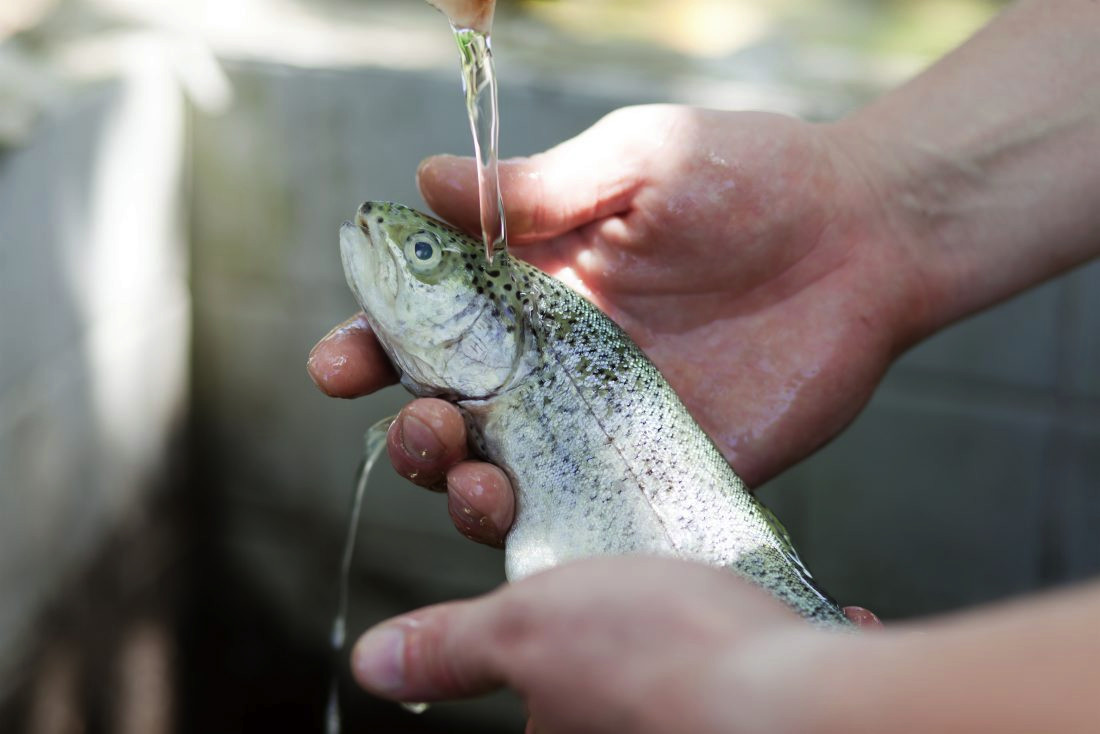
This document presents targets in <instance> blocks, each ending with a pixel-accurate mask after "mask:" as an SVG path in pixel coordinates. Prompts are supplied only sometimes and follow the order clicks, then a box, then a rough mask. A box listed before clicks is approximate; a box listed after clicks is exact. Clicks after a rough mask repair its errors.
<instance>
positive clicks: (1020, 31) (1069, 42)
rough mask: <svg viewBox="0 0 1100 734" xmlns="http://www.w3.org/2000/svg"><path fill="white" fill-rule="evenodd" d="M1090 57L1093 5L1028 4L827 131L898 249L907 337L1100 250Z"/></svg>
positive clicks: (1094, 45) (1096, 108) (1099, 146)
mask: <svg viewBox="0 0 1100 734" xmlns="http://www.w3.org/2000/svg"><path fill="white" fill-rule="evenodd" d="M1098 50H1100V3H1097V2H1094V1H1091V0H1058V1H1057V2H1055V1H1053V0H1027V1H1025V2H1021V3H1019V4H1018V5H1016V6H1013V7H1011V8H1010V9H1008V10H1007V11H1005V12H1004V13H1003V14H1002V15H1001V16H1000V17H998V18H997V19H996V20H994V21H993V22H992V23H991V24H990V25H989V26H988V27H986V28H985V29H984V30H983V31H981V32H980V33H978V34H977V35H976V36H974V37H973V38H972V39H971V40H970V41H968V42H967V43H966V44H964V45H963V46H962V47H960V48H959V49H957V50H956V51H955V52H953V53H952V54H950V55H948V56H947V57H946V58H944V59H943V60H941V61H940V62H938V63H937V64H935V65H934V66H932V67H931V68H930V69H928V70H927V71H926V72H925V73H923V74H922V75H920V76H919V77H917V78H916V79H914V80H912V81H911V82H909V83H908V84H906V85H904V86H903V87H901V88H899V89H897V90H895V91H894V92H892V93H890V94H887V95H885V96H884V97H882V98H881V99H879V100H878V101H876V102H875V103H873V104H871V105H870V106H868V107H867V108H865V109H863V110H861V111H860V112H858V113H856V114H855V115H853V116H852V117H850V118H849V119H847V120H845V121H843V122H842V123H840V124H838V125H837V126H836V128H837V132H838V134H839V135H841V136H842V137H844V138H845V139H846V140H847V141H848V142H849V143H851V147H852V149H853V150H857V151H860V158H861V159H862V160H863V161H864V170H865V172H866V173H867V179H868V182H869V184H870V189H871V190H872V191H873V194H874V197H875V198H876V199H877V201H876V205H881V206H882V207H883V208H884V209H885V211H886V212H887V217H888V218H889V220H890V224H891V226H892V227H893V228H894V231H895V232H897V233H899V240H902V241H903V244H904V246H905V247H907V248H908V250H909V253H908V260H907V261H908V262H910V263H912V266H913V268H914V277H915V278H917V279H919V281H920V282H919V284H918V286H917V287H916V288H915V289H914V292H916V293H918V294H919V298H920V300H921V303H920V304H919V305H920V306H922V308H916V309H914V310H913V311H912V313H914V314H919V316H917V317H915V318H918V319H919V323H915V324H913V325H911V326H912V331H913V335H912V337H913V338H919V337H921V336H924V335H926V334H928V333H930V332H932V331H935V330H936V329H938V328H940V327H942V326H943V325H945V324H947V323H950V322H951V321H953V320H956V319H958V318H961V317H963V316H966V315H967V314H969V313H972V312H974V311H976V310H979V309H981V308H984V307H986V306H989V305H991V304H993V303H996V302H997V301H999V300H1001V299H1004V298H1007V297H1009V296H1011V295H1013V294H1015V293H1017V292H1019V291H1020V290H1022V289H1024V288H1026V287H1028V286H1030V285H1033V284H1035V283H1037V282H1040V281H1042V280H1044V279H1046V278H1049V277H1052V276H1054V275H1056V274H1058V273H1059V272H1062V271H1063V270H1065V269H1067V268H1070V267H1072V266H1074V265H1077V264H1079V263H1082V262H1084V261H1086V260H1088V259H1090V258H1092V257H1094V256H1096V255H1097V254H1098V253H1100V62H1098V59H1097V53H1098ZM903 261H905V260H904V259H903Z"/></svg>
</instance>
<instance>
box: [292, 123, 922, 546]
mask: <svg viewBox="0 0 1100 734" xmlns="http://www.w3.org/2000/svg"><path fill="white" fill-rule="evenodd" d="M866 158H867V156H864V155H862V154H861V148H860V145H859V140H858V137H857V136H856V135H854V134H852V131H850V130H847V129H845V128H844V127H843V125H832V126H826V125H814V124H809V123H804V122H800V121H797V120H794V119H790V118H787V117H782V116H778V115H771V114H762V113H730V112H715V111H707V110H699V109H693V108H684V107H667V106H655V107H639V108H627V109H624V110H620V111H617V112H615V113H612V114H611V115H609V116H607V117H606V118H604V119H603V120H601V121H600V122H598V123H597V124H596V125H594V126H593V127H592V128H590V129H589V130H587V131H585V132H584V133H582V134H581V135H579V136H578V137H576V138H574V139H572V140H569V141H567V142H565V143H563V144H561V145H559V146H557V147H556V148H553V149H551V150H550V151H547V152H546V153H543V154H540V155H536V156H533V157H531V158H527V159H520V160H513V161H505V162H502V164H501V177H502V190H503V194H504V200H505V205H506V209H507V217H508V227H509V239H510V243H511V246H512V248H513V252H514V254H516V255H517V256H519V257H522V258H524V259H527V260H529V261H531V262H532V263H534V264H536V265H538V266H539V267H542V268H544V269H545V270H547V271H549V272H550V273H552V274H555V275H558V276H559V277H562V278H563V279H565V280H566V281H567V282H570V283H571V284H572V285H574V286H575V287H577V288H578V289H579V290H581V291H582V292H584V293H585V294H586V295H587V296H588V297H589V298H591V300H592V301H593V302H594V303H595V304H596V305H597V306H599V307H600V308H601V309H603V310H604V311H605V312H606V313H608V315H610V316H611V317H612V318H613V319H614V320H615V321H617V322H618V323H619V324H620V325H621V326H622V327H623V328H624V329H625V330H626V331H627V332H628V333H629V334H630V335H631V336H632V337H633V338H634V340H635V341H636V342H637V343H638V344H639V346H640V347H641V348H642V349H643V350H644V351H645V352H646V354H647V355H648V356H649V357H650V359H652V360H653V362H654V363H655V364H656V365H657V367H658V368H659V369H660V370H661V372H662V373H663V374H664V375H665V377H666V378H667V379H668V380H669V382H670V383H671V385H672V387H673V388H674V389H675V390H676V392H677V393H678V394H679V395H680V397H681V398H682V399H683V401H684V403H685V404H686V405H687V407H688V409H689V410H690V411H691V413H692V415H693V416H694V417H695V418H696V419H697V420H698V421H699V423H700V424H701V425H702V427H703V428H704V429H705V430H706V431H707V433H708V434H709V435H710V436H711V437H712V438H713V439H714V441H715V443H716V444H717V445H718V447H719V448H720V449H721V450H722V452H723V453H724V455H725V456H726V458H727V459H728V460H729V461H730V462H731V464H732V465H733V467H734V469H735V470H736V471H737V472H738V473H739V474H740V475H741V476H742V477H743V478H744V479H745V480H746V482H747V483H749V484H750V485H755V484H758V483H760V482H762V481H764V480H765V479H767V478H769V477H771V476H772V475H774V474H776V473H777V472H779V471H781V470H782V469H784V468H786V467H788V466H789V465H791V464H793V463H794V462H796V461H798V460H799V459H801V458H803V457H805V456H806V455H808V454H809V453H811V452H812V451H813V450H815V449H816V448H818V447H819V446H821V445H822V444H824V443H825V442H827V441H828V440H829V439H830V438H832V437H833V436H834V435H835V434H836V433H838V432H839V431H840V430H841V429H842V428H843V427H844V426H845V425H847V423H848V422H849V421H851V420H852V419H853V418H854V417H855V415H856V414H857V413H858V412H859V410H860V409H861V408H862V407H863V405H864V404H865V403H866V401H867V399H868V398H869V397H870V394H871V392H872V390H873V389H874V387H875V386H876V385H877V383H878V381H879V379H880V378H881V376H882V374H883V373H884V371H885V370H886V368H887V366H888V365H889V363H890V362H891V361H892V360H893V358H894V357H895V356H896V355H897V354H898V353H899V352H900V351H901V350H902V349H904V348H905V347H906V346H907V345H908V344H909V343H910V342H911V341H912V339H913V338H914V335H915V333H916V332H917V331H918V329H919V324H920V323H921V315H922V312H923V310H924V309H923V307H922V303H921V296H922V290H921V283H920V282H919V278H918V276H917V275H916V274H917V273H919V272H920V269H919V268H917V267H915V263H914V262H913V260H914V257H913V255H912V251H913V248H912V247H911V243H910V242H908V241H907V240H906V238H905V237H904V233H902V232H900V230H899V229H898V228H896V227H894V226H892V220H891V217H890V216H889V212H888V210H887V206H886V205H885V204H884V203H883V202H884V201H885V200H887V199H888V197H885V196H883V194H882V192H881V191H878V190H877V189H876V188H875V186H874V181H875V176H874V173H873V171H874V166H873V165H872V164H870V163H869V162H868V161H867V160H866ZM419 184H420V187H421V190H422V192H423V194H424V197H425V199H426V200H427V201H428V203H429V204H430V205H431V207H432V208H433V209H434V210H435V211H436V212H437V213H438V214H439V215H440V216H442V217H443V218H445V219H447V220H449V221H451V222H453V223H455V224H456V225H458V226H460V227H462V228H464V229H467V230H469V231H472V232H476V231H478V227H479V225H478V220H477V212H478V205H477V189H476V183H475V171H474V167H473V162H472V160H469V159H460V158H453V157H448V156H441V157H436V158H431V159H428V160H427V161H425V163H424V164H423V165H422V166H421V168H420V171H419ZM310 372H311V374H312V375H313V376H314V379H315V380H316V381H317V382H318V384H319V385H320V386H321V388H322V389H323V390H325V391H326V392H328V393H329V394H332V395H338V396H345V397H350V396H354V395H359V394H364V393H366V392H370V391H372V390H374V389H377V388H378V387H380V386H381V385H383V384H387V383H388V382H392V380H393V375H392V370H391V369H390V368H389V365H388V363H386V361H385V357H384V355H383V354H382V352H381V350H380V349H379V348H378V346H377V344H376V342H375V341H374V338H373V335H371V333H370V331H369V327H367V326H366V325H365V323H362V322H361V321H358V322H356V321H355V320H353V321H352V322H350V323H349V324H347V325H345V326H344V327H343V328H342V329H337V330H336V331H335V332H334V333H333V334H332V335H330V336H329V337H328V338H326V339H325V340H323V341H322V342H321V343H320V344H319V345H318V346H317V347H316V348H315V350H314V352H313V354H312V355H311V359H310ZM410 418H413V419H415V420H416V421H417V423H419V425H418V426H415V424H414V426H415V427H414V428H413V429H412V430H409V429H408V428H407V425H408V423H409V419H410ZM424 426H427V428H428V430H427V431H424V430H421V429H422V428H423V427H424ZM433 441H434V443H433ZM428 444H432V445H431V446H429V445H428ZM436 444H438V445H436ZM440 446H441V447H442V448H440ZM389 448H390V458H391V460H392V461H393V462H394V464H395V466H396V467H397V468H398V470H399V471H402V473H404V474H405V475H406V476H409V477H410V478H413V479H414V481H416V482H418V483H421V484H424V485H426V486H432V485H437V486H438V485H439V484H440V483H441V480H442V479H443V477H444V476H446V478H447V484H448V486H449V487H450V489H451V490H452V491H451V512H452V515H453V516H455V517H456V524H457V525H458V526H459V528H460V529H461V530H463V532H465V533H466V534H467V535H468V536H471V537H474V538H475V539H479V540H482V541H483V542H490V543H499V542H500V538H502V537H503V535H504V534H505V533H506V532H507V529H508V526H509V525H510V518H511V505H510V502H511V494H510V488H509V487H508V485H507V481H506V479H505V477H504V475H503V474H502V473H501V472H499V470H496V469H495V468H492V467H489V466H488V465H485V464H483V463H479V462H471V461H467V460H465V434H464V432H463V429H462V426H461V420H460V418H459V417H458V414H457V411H455V410H454V409H453V408H452V407H450V406H447V405H446V404H443V403H441V402H440V401H417V402H416V403H413V404H412V405H411V406H409V407H408V408H407V409H406V410H405V411H404V412H403V413H402V415H401V417H400V419H399V421H398V422H397V423H396V424H395V427H394V429H393V430H392V431H391V440H390V444H389ZM482 518H487V519H486V520H482ZM471 522H472V525H471Z"/></svg>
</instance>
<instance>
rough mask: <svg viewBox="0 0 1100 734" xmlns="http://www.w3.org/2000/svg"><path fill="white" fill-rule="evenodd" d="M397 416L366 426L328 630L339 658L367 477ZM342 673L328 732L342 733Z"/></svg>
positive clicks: (332, 692) (332, 691)
mask: <svg viewBox="0 0 1100 734" xmlns="http://www.w3.org/2000/svg"><path fill="white" fill-rule="evenodd" d="M396 417H397V416H395V415H391V416H390V417H388V418H383V419H382V420H380V421H378V422H377V423H375V424H374V425H373V426H371V427H370V428H368V429H367V435H366V436H365V437H364V439H363V444H364V445H363V462H362V463H361V464H360V465H359V474H358V476H357V477H356V481H355V492H354V494H353V495H352V499H351V513H350V517H349V519H348V531H347V536H346V538H345V540H344V554H343V556H342V557H341V559H340V592H339V600H338V601H337V606H336V616H335V617H334V618H333V620H332V630H331V631H330V633H329V645H330V646H331V648H332V652H333V656H334V657H335V658H336V659H339V658H340V656H341V654H342V653H343V651H344V643H345V642H346V641H347V622H348V587H349V585H350V583H351V581H350V579H351V562H352V559H353V558H354V557H355V541H356V539H357V537H358V535H359V516H360V514H361V513H362V509H363V496H364V495H365V494H366V489H367V479H368V477H370V472H371V469H373V468H374V465H375V463H377V461H378V457H379V456H381V455H382V450H383V449H384V448H385V447H386V432H387V431H388V430H389V428H390V424H391V423H393V421H394V419H395V418H396ZM339 680H340V676H339V674H338V673H333V675H332V685H331V686H330V688H329V695H328V704H327V706H326V707H325V732H326V734H340V729H341V726H340V686H339Z"/></svg>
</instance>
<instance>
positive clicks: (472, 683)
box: [351, 594, 507, 701]
mask: <svg viewBox="0 0 1100 734" xmlns="http://www.w3.org/2000/svg"><path fill="white" fill-rule="evenodd" d="M497 599H498V595H497V594H491V595H489V596H487V597H483V598H481V599H476V600H473V601H463V602H453V603H449V604H441V605H438V606H434V607H428V608H426V609H421V610H419V611H417V612H413V613H412V614H409V615H406V616H403V617H398V618H397V619H392V620H389V621H387V622H383V623H382V624H380V625H378V626H377V627H374V628H372V629H370V630H368V631H367V632H366V634H364V635H363V636H362V637H360V638H359V641H358V642H356V643H355V648H354V649H353V650H352V654H351V666H352V672H353V673H354V676H355V679H356V681H357V682H358V683H359V685H361V686H362V687H363V688H365V689H367V690H368V691H370V692H371V693H374V694H376V695H378V696H382V697H384V698H389V699H393V700H397V701H438V700H442V699H453V698H464V697H468V696H477V695H480V694H483V693H488V692H490V691H493V690H495V689H497V688H500V687H501V686H503V685H504V684H505V682H506V678H507V676H506V674H505V671H504V670H503V668H504V666H505V664H506V661H505V658H504V656H503V655H501V654H500V644H499V635H498V634H497V633H496V632H494V629H495V625H497V624H498V620H499V616H500V615H499V607H500V605H499V603H498V602H497Z"/></svg>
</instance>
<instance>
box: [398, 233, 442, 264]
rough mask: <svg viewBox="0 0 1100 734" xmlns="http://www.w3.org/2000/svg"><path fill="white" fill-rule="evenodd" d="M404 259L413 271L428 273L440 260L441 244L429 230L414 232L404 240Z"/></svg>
mask: <svg viewBox="0 0 1100 734" xmlns="http://www.w3.org/2000/svg"><path fill="white" fill-rule="evenodd" d="M405 259H406V260H408V261H409V267H410V268H412V269H413V270H414V271H415V272H417V273H421V274H425V273H429V272H431V271H433V270H435V268H436V267H437V266H438V265H439V264H440V262H442V260H443V246H442V245H441V244H440V243H439V239H438V238H437V237H436V236H435V235H434V234H432V233H431V232H425V231H419V232H414V233H413V234H411V235H409V237H408V239H406V240H405Z"/></svg>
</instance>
